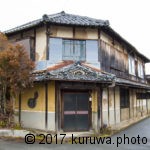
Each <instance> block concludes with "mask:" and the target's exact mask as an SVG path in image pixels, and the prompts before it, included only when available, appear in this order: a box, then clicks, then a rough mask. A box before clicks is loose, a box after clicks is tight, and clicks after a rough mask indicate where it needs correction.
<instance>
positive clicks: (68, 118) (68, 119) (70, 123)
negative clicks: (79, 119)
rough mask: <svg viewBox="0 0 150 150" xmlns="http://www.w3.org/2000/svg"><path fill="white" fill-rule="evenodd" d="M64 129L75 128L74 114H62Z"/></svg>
mask: <svg viewBox="0 0 150 150" xmlns="http://www.w3.org/2000/svg"><path fill="white" fill-rule="evenodd" d="M64 130H66V131H69V130H70V131H71V130H76V116H75V115H64Z"/></svg>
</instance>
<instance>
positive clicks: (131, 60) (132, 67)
mask: <svg viewBox="0 0 150 150" xmlns="http://www.w3.org/2000/svg"><path fill="white" fill-rule="evenodd" d="M128 61H129V74H132V75H135V60H134V58H133V57H132V56H130V55H129V60H128Z"/></svg>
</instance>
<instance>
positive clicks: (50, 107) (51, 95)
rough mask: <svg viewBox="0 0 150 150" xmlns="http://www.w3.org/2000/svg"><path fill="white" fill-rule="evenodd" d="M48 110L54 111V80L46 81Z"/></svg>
mask: <svg viewBox="0 0 150 150" xmlns="http://www.w3.org/2000/svg"><path fill="white" fill-rule="evenodd" d="M48 111H50V112H55V81H51V82H49V83H48Z"/></svg>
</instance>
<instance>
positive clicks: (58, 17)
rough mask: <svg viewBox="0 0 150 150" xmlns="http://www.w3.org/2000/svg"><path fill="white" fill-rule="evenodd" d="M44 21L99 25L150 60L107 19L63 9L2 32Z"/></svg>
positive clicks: (61, 23)
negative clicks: (75, 13) (72, 12)
mask: <svg viewBox="0 0 150 150" xmlns="http://www.w3.org/2000/svg"><path fill="white" fill-rule="evenodd" d="M45 23H50V24H58V25H75V26H89V27H101V28H102V30H103V31H106V32H108V33H109V34H111V36H113V37H114V38H117V39H119V40H120V41H121V42H123V43H125V45H127V46H128V47H129V49H131V50H134V51H135V52H136V53H137V54H138V55H139V56H140V57H142V58H143V59H144V61H145V62H150V60H149V58H147V57H146V56H144V55H143V54H141V53H140V52H138V50H137V49H136V48H135V47H134V46H133V45H131V44H130V43H129V42H128V41H126V40H125V39H124V38H123V37H121V36H120V35H119V34H118V33H117V32H116V31H115V30H113V29H112V28H111V27H110V26H109V21H108V20H100V19H94V18H90V17H86V16H79V15H73V14H68V13H65V12H64V11H62V12H60V13H56V14H52V15H46V14H45V15H43V17H42V18H40V19H38V20H34V21H31V22H28V23H26V24H23V25H21V26H18V27H15V28H12V29H10V30H7V31H5V32H4V33H5V34H7V35H9V34H12V33H15V32H19V31H22V30H25V29H29V28H32V27H35V26H38V25H42V24H45Z"/></svg>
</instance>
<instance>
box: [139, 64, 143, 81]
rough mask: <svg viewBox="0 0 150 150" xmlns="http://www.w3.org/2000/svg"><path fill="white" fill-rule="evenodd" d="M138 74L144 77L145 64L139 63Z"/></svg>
mask: <svg viewBox="0 0 150 150" xmlns="http://www.w3.org/2000/svg"><path fill="white" fill-rule="evenodd" d="M138 76H139V77H140V78H143V77H144V74H143V65H142V63H140V62H139V63H138Z"/></svg>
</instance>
